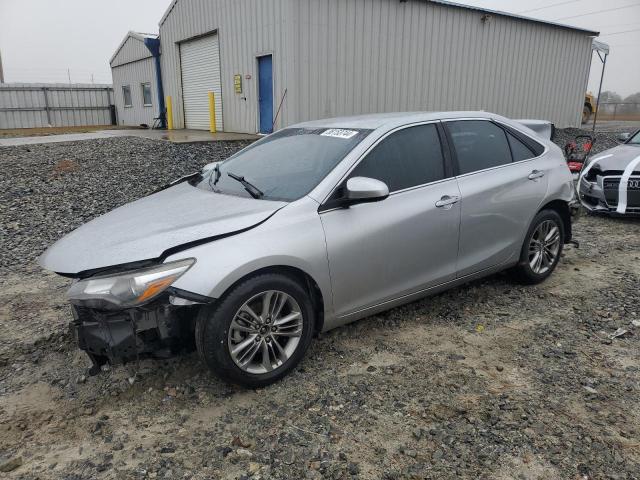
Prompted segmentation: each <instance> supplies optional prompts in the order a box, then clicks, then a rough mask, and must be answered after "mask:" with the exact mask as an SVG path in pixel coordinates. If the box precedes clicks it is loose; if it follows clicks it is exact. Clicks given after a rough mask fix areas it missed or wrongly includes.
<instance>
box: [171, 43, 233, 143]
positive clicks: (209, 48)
mask: <svg viewBox="0 0 640 480" xmlns="http://www.w3.org/2000/svg"><path fill="white" fill-rule="evenodd" d="M180 63H181V67H182V100H183V103H184V121H185V128H194V129H197V130H209V127H210V123H209V92H214V93H215V101H216V129H217V130H218V131H219V132H221V131H222V130H223V124H222V86H221V81H220V50H219V49H218V35H215V34H214V35H208V36H206V37H202V38H198V39H196V40H191V41H188V42H184V43H181V44H180Z"/></svg>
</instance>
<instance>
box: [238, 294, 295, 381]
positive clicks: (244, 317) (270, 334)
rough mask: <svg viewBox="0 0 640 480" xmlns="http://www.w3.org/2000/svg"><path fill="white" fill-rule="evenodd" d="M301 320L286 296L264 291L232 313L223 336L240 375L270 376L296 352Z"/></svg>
mask: <svg viewBox="0 0 640 480" xmlns="http://www.w3.org/2000/svg"><path fill="white" fill-rule="evenodd" d="M302 329H303V317H302V310H301V309H300V306H299V305H298V302H296V300H295V299H294V298H293V297H292V296H291V295H289V294H287V293H284V292H281V291H278V290H268V291H265V292H261V293H258V294H256V295H254V296H252V297H251V298H250V299H249V300H247V301H246V302H245V303H244V304H243V305H242V306H241V307H240V308H239V309H238V311H237V312H236V314H235V316H234V317H233V320H232V321H231V325H230V326H229V332H228V335H227V343H228V347H229V353H230V354H231V358H232V359H233V361H234V363H235V364H236V365H237V366H238V367H240V368H241V369H242V370H243V371H245V372H248V373H253V374H261V373H268V372H271V371H273V370H275V369H277V368H279V367H280V366H282V364H284V363H285V362H286V361H287V360H288V359H289V358H290V357H291V355H293V353H294V352H295V351H296V348H297V347H298V344H299V343H300V337H301V336H302Z"/></svg>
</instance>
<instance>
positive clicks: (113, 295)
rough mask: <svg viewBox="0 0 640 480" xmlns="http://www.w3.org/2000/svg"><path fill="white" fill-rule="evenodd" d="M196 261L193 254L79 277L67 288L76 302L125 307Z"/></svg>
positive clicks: (148, 297) (166, 284)
mask: <svg viewBox="0 0 640 480" xmlns="http://www.w3.org/2000/svg"><path fill="white" fill-rule="evenodd" d="M194 263H196V260H195V259H194V258H187V259H184V260H179V261H177V262H170V263H163V264H162V265H158V266H157V267H151V268H145V269H142V270H134V271H131V272H126V273H122V274H118V275H112V276H104V277H93V278H87V279H84V280H80V281H78V282H76V283H74V284H73V285H71V288H69V290H68V291H67V298H68V299H69V301H70V302H71V303H73V304H76V305H84V306H88V307H93V308H110V309H113V308H128V307H134V306H136V305H141V304H143V303H146V302H148V301H149V300H151V299H153V298H155V297H156V296H158V295H159V294H160V293H162V292H163V291H165V290H166V289H167V288H169V286H170V285H171V284H172V283H173V282H175V281H176V280H177V279H178V278H180V277H181V276H182V275H183V274H184V273H185V272H186V271H187V270H189V268H191V266H192V265H193V264H194Z"/></svg>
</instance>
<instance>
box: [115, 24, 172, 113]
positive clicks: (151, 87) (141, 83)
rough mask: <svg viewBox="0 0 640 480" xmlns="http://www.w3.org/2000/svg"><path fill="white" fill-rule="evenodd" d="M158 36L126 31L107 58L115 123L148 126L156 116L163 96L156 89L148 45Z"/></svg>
mask: <svg viewBox="0 0 640 480" xmlns="http://www.w3.org/2000/svg"><path fill="white" fill-rule="evenodd" d="M157 38H158V36H157V35H153V34H149V33H138V32H129V33H127V35H126V36H125V37H124V39H123V40H122V42H121V43H120V45H119V46H118V48H117V50H116V51H115V53H114V54H113V56H112V57H111V60H109V64H110V65H111V76H112V77H113V91H114V98H115V105H116V111H117V116H118V125H131V126H137V125H141V124H145V125H149V126H151V125H153V121H154V118H156V117H157V116H158V113H159V111H160V106H159V104H158V102H159V98H160V97H162V95H160V96H159V92H158V82H157V80H156V76H157V72H156V61H155V59H154V55H153V54H152V50H151V49H150V48H149V46H148V45H149V44H150V45H154V44H155V43H157V41H158V40H157ZM150 42H151V43H150ZM162 108H164V107H162Z"/></svg>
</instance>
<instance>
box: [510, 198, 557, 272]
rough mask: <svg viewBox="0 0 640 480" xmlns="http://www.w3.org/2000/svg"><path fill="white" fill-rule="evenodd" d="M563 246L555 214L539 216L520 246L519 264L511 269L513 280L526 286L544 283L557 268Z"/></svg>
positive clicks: (548, 211) (541, 213) (544, 213)
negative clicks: (513, 274) (514, 277)
mask: <svg viewBox="0 0 640 480" xmlns="http://www.w3.org/2000/svg"><path fill="white" fill-rule="evenodd" d="M563 243H564V223H563V221H562V218H561V217H560V215H559V214H558V212H556V211H555V210H543V211H541V212H539V213H538V214H537V215H536V216H535V218H534V219H533V222H531V226H530V227H529V231H528V232H527V236H526V237H525V240H524V244H523V245H522V251H521V253H520V262H519V263H518V265H517V266H516V267H515V269H514V273H515V275H516V278H517V279H518V280H520V281H521V282H523V283H527V284H535V283H540V282H542V281H543V280H545V279H546V278H547V277H548V276H549V275H551V273H553V271H554V270H555V268H556V265H558V261H559V260H560V255H561V253H562V247H563Z"/></svg>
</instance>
